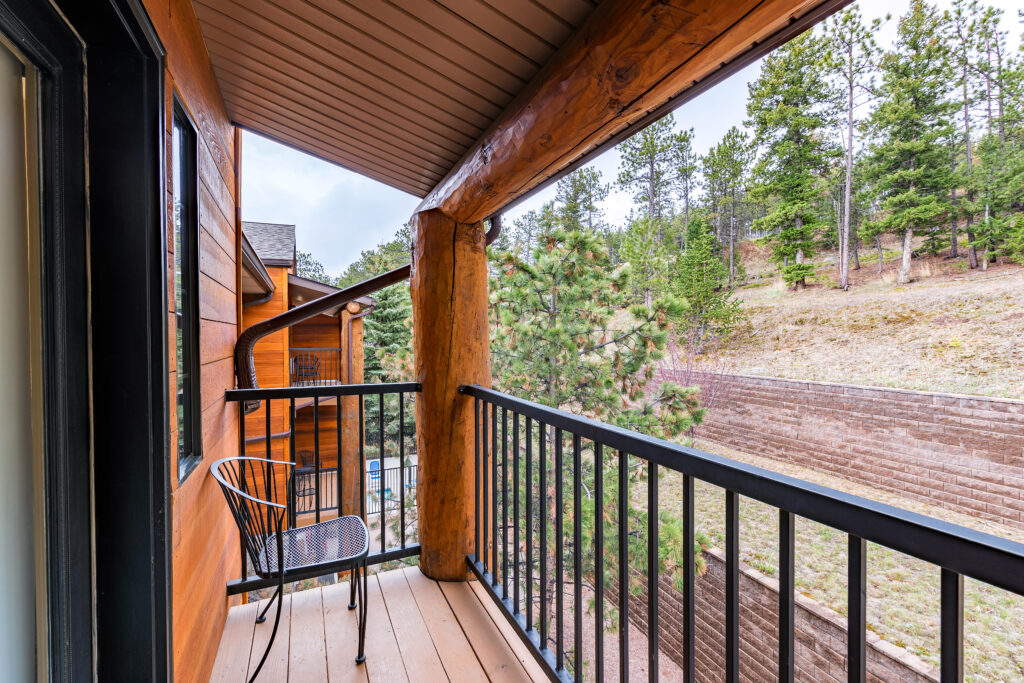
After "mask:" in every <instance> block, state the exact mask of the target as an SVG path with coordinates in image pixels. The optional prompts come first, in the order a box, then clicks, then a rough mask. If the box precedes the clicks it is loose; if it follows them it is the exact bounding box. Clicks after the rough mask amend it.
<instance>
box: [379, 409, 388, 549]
mask: <svg viewBox="0 0 1024 683" xmlns="http://www.w3.org/2000/svg"><path fill="white" fill-rule="evenodd" d="M377 415H378V417H377V438H378V439H380V441H379V442H378V444H377V445H378V455H379V456H380V551H381V553H383V552H384V548H386V547H387V546H386V539H387V536H388V528H387V524H385V522H386V520H387V501H386V500H384V492H385V491H386V489H385V487H384V486H385V483H386V481H385V480H386V479H387V478H388V477H387V474H386V473H385V472H384V394H377Z"/></svg>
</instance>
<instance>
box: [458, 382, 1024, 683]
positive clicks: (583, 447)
mask: <svg viewBox="0 0 1024 683" xmlns="http://www.w3.org/2000/svg"><path fill="white" fill-rule="evenodd" d="M459 390H460V392H461V393H463V394H467V395H469V396H472V397H474V399H475V406H474V411H475V412H474V416H475V433H476V445H475V467H474V472H475V505H476V528H475V538H474V550H475V552H474V553H473V554H472V555H470V556H469V557H467V562H468V563H469V566H470V569H471V570H472V572H473V573H475V574H476V576H477V577H478V578H479V579H480V581H481V583H482V584H483V585H484V587H485V589H486V591H487V593H488V594H489V595H490V596H491V598H493V600H494V601H495V603H496V604H497V605H498V607H499V608H500V611H501V612H502V613H503V614H504V616H505V617H506V619H507V620H508V622H509V623H510V624H511V625H512V627H513V628H514V630H515V631H516V633H517V634H518V635H519V637H520V639H521V640H522V641H523V643H525V644H526V646H527V647H528V648H529V649H530V651H531V653H532V654H533V656H534V657H535V658H536V660H537V661H538V663H539V664H540V665H541V666H542V668H544V670H545V672H546V673H547V674H548V676H549V677H550V678H551V679H552V680H564V681H568V680H577V681H579V680H583V677H584V669H585V667H588V666H589V667H590V670H588V671H587V677H588V678H589V677H590V676H591V674H592V675H593V677H594V678H595V679H596V680H604V676H605V672H604V667H605V653H604V635H605V623H606V622H605V615H606V604H605V588H606V586H605V582H606V581H611V580H615V581H616V582H617V586H615V588H616V592H617V594H618V604H617V605H616V606H613V609H614V608H617V612H618V628H617V631H618V649H619V653H618V662H619V672H618V673H619V675H618V678H619V680H626V679H628V677H629V655H630V644H629V620H628V607H629V595H630V589H631V587H632V586H631V585H630V572H631V571H635V570H636V567H637V566H640V567H641V571H642V572H643V574H644V576H643V578H644V580H645V582H646V588H647V594H648V598H647V621H648V628H647V641H648V642H647V643H646V645H647V659H648V661H647V670H648V673H649V677H650V680H652V681H653V680H657V678H658V673H659V666H658V655H659V643H658V637H659V627H658V614H659V610H658V603H659V581H658V572H659V555H658V552H659V544H658V543H659V514H657V513H653V514H643V515H639V516H637V519H636V520H632V521H631V518H630V514H631V513H630V512H629V510H630V505H631V499H630V494H629V487H630V482H631V481H632V480H634V479H636V480H637V481H638V482H641V481H643V480H642V478H636V477H633V476H632V475H634V474H636V473H637V472H636V470H637V469H642V470H644V472H643V473H644V474H646V481H645V482H644V484H643V485H645V486H646V507H647V512H648V513H651V512H652V511H658V510H659V501H658V475H659V469H662V468H664V469H666V470H670V471H673V472H677V473H679V474H681V475H682V477H681V478H682V498H681V501H680V502H681V504H682V513H681V517H682V537H683V538H682V542H681V544H682V548H683V553H684V557H683V558H682V562H681V563H680V567H678V568H676V570H675V571H681V572H682V581H681V584H682V585H681V588H682V594H683V615H682V617H683V628H682V631H683V633H682V639H683V652H682V658H683V674H684V678H685V680H687V681H694V680H696V678H695V673H696V669H695V648H694V632H695V602H694V585H695V579H694V576H695V573H694V572H695V570H694V565H695V552H696V551H695V549H694V531H695V530H694V481H695V480H700V481H703V482H707V483H709V484H713V485H715V486H718V487H721V488H722V489H724V490H725V494H724V502H725V557H726V571H725V624H724V627H725V628H724V640H725V642H724V650H725V680H726V681H730V682H731V681H738V680H739V676H740V616H741V615H740V606H739V603H740V600H739V595H740V590H739V585H740V584H739V577H740V561H739V520H740V517H739V510H740V499H741V497H746V498H751V499H753V500H757V501H761V502H762V503H766V504H768V505H770V506H772V507H775V508H777V509H778V511H779V529H780V533H779V587H780V590H779V605H778V629H779V638H778V644H777V647H778V677H779V680H782V681H792V680H793V677H794V605H795V602H794V588H795V585H794V575H795V562H794V520H795V518H796V517H798V516H799V517H803V518H806V519H809V520H813V521H815V522H819V523H821V524H824V525H827V526H829V527H832V528H834V529H837V530H839V531H841V532H844V533H845V534H846V535H847V537H848V551H847V552H848V558H849V564H848V570H847V577H846V578H847V585H848V612H847V618H848V637H847V678H848V680H850V681H864V680H865V678H866V672H867V670H866V663H867V658H866V654H867V653H866V644H867V638H866V627H867V624H866V611H867V610H866V594H867V590H866V588H867V570H866V563H865V557H866V543H868V542H873V543H878V544H880V545H883V546H886V547H889V548H892V549H894V550H896V551H898V552H901V553H905V554H907V555H910V556H913V557H916V558H918V559H921V560H924V561H926V562H929V563H931V564H933V565H936V567H937V568H939V570H940V572H941V590H940V596H939V601H940V614H941V625H940V629H941V634H940V644H941V651H940V679H941V681H943V682H953V681H961V680H962V679H963V591H964V588H963V579H964V577H970V578H973V579H977V580H979V581H983V582H985V583H988V584H992V585H994V586H996V587H997V588H1002V589H1005V590H1008V591H1011V592H1013V593H1016V594H1019V595H1024V544H1020V543H1016V542H1013V541H1009V540H1006V539H1002V538H998V537H996V536H991V535H989V534H985V533H982V532H979V531H975V530H973V529H968V528H964V527H961V526H957V525H954V524H950V523H947V522H943V521H939V520H936V519H932V518H929V517H926V516H924V515H920V514H917V513H913V512H908V511H905V510H901V509H899V508H895V507H892V506H889V505H885V504H882V503H877V502H874V501H871V500H867V499H865V498H860V497H858V496H853V495H850V494H846V493H842V492H839V491H835V490H833V489H829V488H826V487H823V486H819V485H817V484H812V483H809V482H805V481H801V480H799V479H795V478H793V477H788V476H785V475H781V474H776V473H774V472H771V471H768V470H765V469H761V468H758V467H754V466H751V465H746V464H743V463H739V462H735V461H732V460H728V459H726V458H722V457H719V456H715V455H711V454H709V453H704V452H702V451H698V450H696V449H693V448H687V447H684V446H680V445H678V444H675V443H672V442H669V441H665V440H661V439H656V438H652V437H648V436H644V435H641V434H637V433H635V432H630V431H628V430H625V429H621V428H618V427H614V426H611V425H608V424H605V423H602V422H598V421H596V420H590V419H587V418H583V417H579V416H576V415H572V414H571V413H567V412H564V411H561V410H555V409H552V408H548V407H546V406H542V405H539V404H537V403H533V402H530V401H526V400H522V399H518V398H515V397H512V396H509V395H507V394H503V393H500V392H497V391H493V390H490V389H485V388H482V387H478V386H463V387H460V389H459ZM510 470H511V472H510ZM510 475H511V478H510ZM510 482H511V489H510ZM637 485H639V484H637ZM552 488H553V489H554V490H553V492H552V490H551V489H552ZM567 489H568V491H567ZM616 489H617V490H616ZM567 496H568V500H567ZM570 501H571V506H570V505H569V502H570ZM588 509H589V510H591V513H592V514H590V515H588V514H585V512H586V511H587V510H588ZM606 515H609V516H610V518H615V517H616V516H617V522H616V523H615V526H616V527H617V529H616V533H614V534H612V533H609V534H606V530H605V528H604V524H605V516H606ZM634 522H636V523H638V525H639V526H641V527H645V528H641V529H636V528H633V529H631V528H630V525H631V524H633V523H634ZM510 531H511V533H512V535H513V538H512V539H511V542H510V539H509V533H510ZM524 536H525V538H523V537H524ZM606 536H607V538H606ZM644 536H646V538H645V539H644V538H643V537H644ZM606 541H607V542H608V544H609V545H610V546H617V547H614V548H613V549H612V550H610V551H609V552H607V554H606V549H605V543H606ZM638 545H640V546H645V547H640V548H638V547H637V546H638ZM552 565H553V566H552ZM567 565H568V566H567ZM570 569H571V571H569V570H570ZM606 576H607V577H611V578H606ZM584 582H586V585H587V588H586V593H584ZM567 600H568V602H569V604H568V605H566V601H567ZM590 606H592V609H593V619H594V626H593V629H592V630H591V631H590V634H589V635H588V638H591V639H592V640H591V642H588V643H586V646H587V648H584V643H583V637H584V631H585V629H584V618H585V612H587V610H588V607H590ZM567 629H568V630H569V631H571V635H572V642H571V644H568V643H566V631H567ZM765 645H767V643H766V644H765ZM591 647H592V650H589V648H591ZM588 650H589V651H592V652H593V653H594V661H593V662H592V663H591V664H588V663H587V662H585V661H583V660H582V657H583V653H584V652H585V651H588Z"/></svg>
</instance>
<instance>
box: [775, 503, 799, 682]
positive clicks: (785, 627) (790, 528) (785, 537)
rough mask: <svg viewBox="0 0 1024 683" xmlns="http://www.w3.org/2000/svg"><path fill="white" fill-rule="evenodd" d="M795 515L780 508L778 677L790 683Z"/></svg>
mask: <svg viewBox="0 0 1024 683" xmlns="http://www.w3.org/2000/svg"><path fill="white" fill-rule="evenodd" d="M794 522H795V516H794V515H793V513H792V512H788V511H787V510H782V509H780V510H779V680H780V681H782V682H783V683H791V682H792V681H793V676H794V675H795V673H796V672H795V670H794V665H793V646H794V643H793V638H794V633H793V631H794V628H795V626H796V622H795V621H794V619H795V597H794V591H795V589H796V585H795V583H796V555H795V546H796V533H795V530H796V528H795V524H794Z"/></svg>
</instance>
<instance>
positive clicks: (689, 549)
mask: <svg viewBox="0 0 1024 683" xmlns="http://www.w3.org/2000/svg"><path fill="white" fill-rule="evenodd" d="M693 537H694V526H693V477H692V476H690V475H689V474H684V475H683V680H684V681H686V683H694V680H695V679H696V676H697V669H696V660H695V659H694V650H693V648H694V645H695V644H696V639H695V638H694V627H695V626H696V621H697V620H696V610H695V607H696V600H695V598H694V588H695V581H694V565H695V564H696V561H697V558H696V557H695V552H694V548H693V541H694V538H693Z"/></svg>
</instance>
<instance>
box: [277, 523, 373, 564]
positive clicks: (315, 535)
mask: <svg viewBox="0 0 1024 683" xmlns="http://www.w3.org/2000/svg"><path fill="white" fill-rule="evenodd" d="M281 542H282V543H281V544H282V546H283V547H284V563H283V567H284V569H285V571H287V570H289V569H295V568H297V567H305V566H307V565H314V564H321V563H324V562H341V561H344V560H358V559H361V558H363V557H366V554H367V552H368V551H369V548H370V539H369V533H368V532H367V530H366V525H365V524H364V523H363V520H361V519H360V518H358V517H354V516H351V515H347V516H345V517H338V518H336V519H331V520H328V521H326V522H320V523H319V524H313V525H311V526H303V527H298V528H296V529H286V530H285V531H283V532H281ZM259 560H260V561H259V565H258V566H259V567H260V568H264V567H266V568H268V569H269V570H270V572H276V571H277V568H278V566H279V565H278V563H277V541H276V539H275V538H274V536H273V535H271V536H268V537H267V541H266V543H265V545H264V547H263V551H262V552H261V553H260V556H259ZM268 573H269V572H268Z"/></svg>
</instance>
